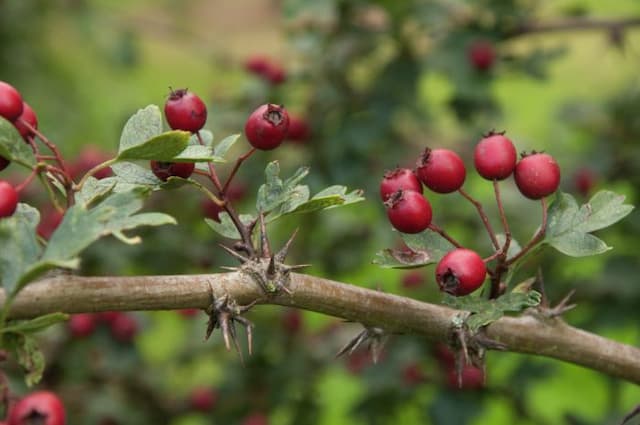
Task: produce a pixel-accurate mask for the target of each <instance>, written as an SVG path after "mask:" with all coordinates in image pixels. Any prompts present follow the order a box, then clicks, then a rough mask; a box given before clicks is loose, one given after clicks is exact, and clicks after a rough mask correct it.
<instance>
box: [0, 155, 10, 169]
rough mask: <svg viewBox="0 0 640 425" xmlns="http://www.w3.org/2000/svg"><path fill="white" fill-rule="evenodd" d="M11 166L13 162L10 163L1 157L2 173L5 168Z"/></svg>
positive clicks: (0, 166) (0, 167)
mask: <svg viewBox="0 0 640 425" xmlns="http://www.w3.org/2000/svg"><path fill="white" fill-rule="evenodd" d="M9 164H11V161H9V160H8V159H7V158H5V157H2V156H0V171H2V170H4V169H5V168H7V167H8V166H9Z"/></svg>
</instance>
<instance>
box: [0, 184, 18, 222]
mask: <svg viewBox="0 0 640 425" xmlns="http://www.w3.org/2000/svg"><path fill="white" fill-rule="evenodd" d="M17 207H18V192H16V190H15V189H14V188H13V186H11V184H10V183H9V182H6V181H4V180H0V218H2V217H11V216H12V215H13V213H14V212H16V208H17Z"/></svg>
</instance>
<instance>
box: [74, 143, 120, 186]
mask: <svg viewBox="0 0 640 425" xmlns="http://www.w3.org/2000/svg"><path fill="white" fill-rule="evenodd" d="M111 158H112V155H109V154H108V153H107V152H105V151H103V150H101V149H100V148H99V147H97V146H95V145H85V146H84V147H83V148H82V150H81V151H80V153H79V154H78V156H77V158H76V160H75V161H73V162H72V163H71V164H70V165H69V172H70V173H71V178H73V179H79V178H81V177H82V176H83V175H84V174H85V173H86V172H87V171H89V170H90V169H92V168H93V167H95V166H96V165H98V164H102V163H103V162H105V161H107V160H109V159H111ZM112 174H113V172H112V170H111V167H107V168H103V169H102V170H100V171H98V172H97V173H95V174H94V175H93V177H95V178H96V179H98V180H100V179H104V178H107V177H110V176H111V175H112Z"/></svg>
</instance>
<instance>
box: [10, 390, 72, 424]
mask: <svg viewBox="0 0 640 425" xmlns="http://www.w3.org/2000/svg"><path fill="white" fill-rule="evenodd" d="M31 424H41V425H64V424H65V411H64V406H63V404H62V401H60V399H59V398H58V396H57V395H55V394H54V393H52V392H50V391H36V392H33V393H31V394H29V395H27V396H26V397H24V398H23V399H21V400H20V401H18V402H17V403H16V404H15V406H13V407H12V408H11V409H10V410H9V415H8V417H7V425H31Z"/></svg>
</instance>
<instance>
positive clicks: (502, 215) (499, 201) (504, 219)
mask: <svg viewBox="0 0 640 425" xmlns="http://www.w3.org/2000/svg"><path fill="white" fill-rule="evenodd" d="M493 191H494V192H495V194H496V203H497V204H498V212H499V213H500V220H502V227H503V228H504V245H503V246H502V249H500V250H499V253H498V254H499V255H498V257H499V258H500V259H501V261H504V260H505V259H506V258H507V252H508V251H509V246H510V245H511V230H510V229H509V223H508V222H507V215H506V214H505V213H504V206H503V205H502V197H501V196H500V186H499V183H498V180H493Z"/></svg>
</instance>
